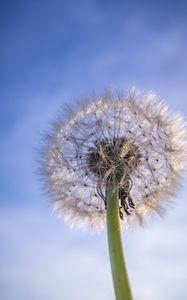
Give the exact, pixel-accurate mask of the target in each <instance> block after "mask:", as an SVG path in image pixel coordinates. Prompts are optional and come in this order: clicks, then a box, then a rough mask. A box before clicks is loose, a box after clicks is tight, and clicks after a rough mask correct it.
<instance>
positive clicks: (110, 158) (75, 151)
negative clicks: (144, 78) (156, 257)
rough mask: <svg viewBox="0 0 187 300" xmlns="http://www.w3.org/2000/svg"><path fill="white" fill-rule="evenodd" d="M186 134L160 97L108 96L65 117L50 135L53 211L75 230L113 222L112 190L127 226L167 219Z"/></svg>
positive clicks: (48, 180)
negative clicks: (108, 196) (112, 187)
mask: <svg viewBox="0 0 187 300" xmlns="http://www.w3.org/2000/svg"><path fill="white" fill-rule="evenodd" d="M186 163H187V134H186V129H185V122H184V119H183V117H182V116H181V115H180V114H175V115H171V114H170V113H169V112H168V107H167V105H166V104H165V103H163V102H161V101H160V100H159V98H158V96H157V95H156V94H154V93H153V92H150V93H146V94H143V93H138V92H137V91H135V90H131V91H130V92H128V93H127V94H126V95H123V94H121V95H119V94H118V93H112V92H108V93H105V94H103V95H102V96H100V97H93V98H91V99H90V101H87V102H85V103H84V104H83V103H82V104H80V105H79V106H78V107H77V108H76V109H75V110H74V111H73V110H72V111H71V112H70V111H69V113H62V116H60V117H59V118H58V120H56V121H55V122H54V125H53V128H52V130H51V132H50V133H47V134H46V135H45V138H44V147H43V149H42V159H41V162H40V175H41V177H42V180H43V188H44V190H45V192H46V193H47V194H48V195H49V196H50V198H51V203H52V205H53V208H54V209H55V210H57V211H58V214H59V215H60V216H61V217H62V218H63V219H64V221H65V222H67V223H68V224H69V225H70V226H72V227H74V226H75V227H79V228H86V227H90V228H91V229H93V230H94V231H96V230H101V229H103V228H104V227H105V225H106V206H107V203H106V191H107V187H108V185H110V183H111V182H113V183H115V184H116V185H117V186H118V188H119V195H118V196H119V215H120V218H121V224H122V225H123V226H122V227H123V228H125V229H129V228H132V227H133V226H134V225H135V224H137V223H139V224H141V225H143V224H144V223H145V222H146V219H147V217H148V216H151V215H152V214H153V213H155V212H156V213H157V214H159V215H161V216H162V215H164V212H165V206H166V203H167V201H168V200H170V199H171V196H175V193H176V191H177V187H178V185H179V183H180V182H181V180H180V179H181V175H182V174H183V171H184V170H186Z"/></svg>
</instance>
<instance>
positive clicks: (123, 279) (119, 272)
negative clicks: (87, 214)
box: [107, 187, 132, 300]
mask: <svg viewBox="0 0 187 300" xmlns="http://www.w3.org/2000/svg"><path fill="white" fill-rule="evenodd" d="M107 233H108V246H109V253H110V263H111V269H112V277H113V284H114V289H115V295H116V300H132V295H131V291H130V286H129V281H128V275H127V270H126V266H125V260H124V256H123V246H122V241H121V230H120V220H119V200H118V188H116V187H109V188H108V191H107Z"/></svg>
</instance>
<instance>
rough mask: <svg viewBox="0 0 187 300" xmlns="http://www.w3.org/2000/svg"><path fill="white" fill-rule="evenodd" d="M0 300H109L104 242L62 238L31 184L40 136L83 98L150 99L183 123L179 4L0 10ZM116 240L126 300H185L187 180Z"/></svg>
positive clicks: (185, 87)
mask: <svg viewBox="0 0 187 300" xmlns="http://www.w3.org/2000/svg"><path fill="white" fill-rule="evenodd" d="M0 6H1V8H0V34H1V35H0V36H1V43H0V44H1V46H0V101H1V105H0V132H1V156H0V164H1V168H0V170H1V172H0V173H1V174H0V181H1V192H0V244H1V247H0V298H1V299H2V300H13V299H14V300H16V299H19V300H25V299H27V300H62V299H63V300H74V299H76V300H87V299H90V300H92V299H102V300H114V299H115V297H114V292H113V286H112V279H111V273H110V264H109V257H108V249H107V239H106V231H104V232H103V233H101V234H95V235H94V234H91V233H90V232H89V231H85V232H81V231H79V230H75V229H74V230H72V229H69V228H68V227H67V226H66V225H65V224H64V222H63V220H61V219H59V218H57V216H56V214H54V213H52V211H51V209H50V205H49V199H48V198H47V196H46V195H43V194H42V191H41V183H40V181H39V179H38V177H37V175H36V169H37V167H38V163H37V160H38V159H39V158H40V157H39V154H38V149H40V147H41V136H42V133H43V132H44V131H46V130H49V128H50V122H51V121H53V120H54V118H55V116H56V115H57V114H58V113H59V110H60V107H63V105H65V104H67V103H68V104H70V106H71V105H73V104H74V103H76V101H78V100H79V99H81V98H85V97H86V98H87V97H88V98H89V97H90V96H91V95H92V94H93V92H96V93H98V94H99V93H101V92H103V90H106V89H112V90H124V91H126V90H128V89H129V88H130V87H132V86H136V87H137V88H138V89H140V90H141V91H143V92H147V91H150V90H153V91H155V92H156V93H157V94H158V95H159V97H160V98H161V99H164V101H166V102H167V103H168V105H169V107H170V110H171V111H172V112H174V113H176V112H179V113H182V114H183V115H184V117H185V118H186V117H187V84H186V80H187V57H186V53H187V19H186V14H187V3H186V1H177V2H174V1H167V0H166V1H162V2H161V1H145V0H144V1H141V0H140V1H130V0H127V1H120V0H117V1H105V0H103V1H102V0H100V1H98V0H97V1H96V0H80V1H71V0H70V1H67V0H66V1H63V0H61V1H60V0H59V1H58V0H53V1H49V0H45V1H44V0H37V1H34V0H33V1H32V0H31V1H28V0H25V1H21V0H17V1H10V0H7V1H0ZM182 181H183V182H181V185H182V187H181V189H180V191H179V192H178V195H177V197H176V198H175V199H174V201H173V203H172V204H171V205H169V206H168V209H167V215H166V217H165V219H159V217H153V218H152V220H150V222H149V226H147V227H146V228H144V229H142V228H136V230H133V231H132V232H127V233H124V234H123V242H124V249H125V253H126V262H127V266H128V271H129V277H130V281H131V286H132V290H133V295H134V299H135V300H136V299H138V300H148V299H152V300H161V299H165V300H176V299H177V300H178V299H180V300H185V299H186V298H187V284H186V278H187V254H186V253H187V239H186V231H187V202H186V196H187V188H186V187H185V186H186V183H187V176H185V177H184V179H183V180H182Z"/></svg>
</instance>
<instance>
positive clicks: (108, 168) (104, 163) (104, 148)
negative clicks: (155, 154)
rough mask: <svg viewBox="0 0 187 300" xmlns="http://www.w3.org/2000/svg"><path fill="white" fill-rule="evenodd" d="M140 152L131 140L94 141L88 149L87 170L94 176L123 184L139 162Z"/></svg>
mask: <svg viewBox="0 0 187 300" xmlns="http://www.w3.org/2000/svg"><path fill="white" fill-rule="evenodd" d="M140 158H141V155H140V152H139V149H138V147H137V146H136V145H135V143H134V142H133V141H132V140H127V139H126V138H124V137H121V138H114V139H112V140H107V139H106V140H102V141H96V142H95V147H93V148H90V149H89V154H88V169H89V171H90V172H91V173H92V174H94V175H95V176H97V177H99V178H102V179H105V180H106V181H107V180H111V179H112V180H114V181H115V182H116V183H123V181H124V180H125V179H126V177H127V176H129V175H130V174H131V172H132V170H133V169H134V168H136V167H137V165H138V164H139V162H140Z"/></svg>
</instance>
